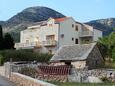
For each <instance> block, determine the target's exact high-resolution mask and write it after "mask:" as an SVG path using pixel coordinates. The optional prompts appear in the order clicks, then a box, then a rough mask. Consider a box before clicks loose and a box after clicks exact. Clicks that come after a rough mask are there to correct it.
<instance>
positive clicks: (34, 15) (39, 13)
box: [0, 6, 65, 41]
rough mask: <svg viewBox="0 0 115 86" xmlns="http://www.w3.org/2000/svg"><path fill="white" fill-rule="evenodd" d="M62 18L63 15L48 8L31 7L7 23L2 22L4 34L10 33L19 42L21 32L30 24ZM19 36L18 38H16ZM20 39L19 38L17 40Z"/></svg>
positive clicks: (0, 22)
mask: <svg viewBox="0 0 115 86" xmlns="http://www.w3.org/2000/svg"><path fill="white" fill-rule="evenodd" d="M50 17H52V18H62V17H65V16H64V15H63V14H61V13H59V12H57V11H55V10H53V9H50V8H47V7H40V6H36V7H29V8H26V9H24V10H23V11H22V12H20V13H18V14H17V15H15V16H13V17H12V18H10V19H9V20H7V21H0V24H1V25H2V26H3V31H4V32H10V33H11V34H12V36H13V37H14V39H15V41H19V32H20V31H21V30H24V29H26V27H27V26H28V25H29V24H32V23H34V22H40V21H44V20H47V19H48V18H50ZM16 35H17V36H16ZM17 37H18V38H17Z"/></svg>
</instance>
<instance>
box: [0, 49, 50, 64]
mask: <svg viewBox="0 0 115 86" xmlns="http://www.w3.org/2000/svg"><path fill="white" fill-rule="evenodd" d="M0 55H1V56H2V57H3V60H4V61H5V62H7V61H10V59H11V58H12V61H34V60H36V61H37V62H48V61H49V60H50V58H51V57H52V55H51V54H43V53H35V52H33V51H31V50H4V51H0Z"/></svg>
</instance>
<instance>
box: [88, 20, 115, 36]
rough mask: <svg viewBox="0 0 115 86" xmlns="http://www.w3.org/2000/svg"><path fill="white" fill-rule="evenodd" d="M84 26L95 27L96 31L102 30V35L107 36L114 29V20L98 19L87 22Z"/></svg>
mask: <svg viewBox="0 0 115 86" xmlns="http://www.w3.org/2000/svg"><path fill="white" fill-rule="evenodd" d="M86 24H88V25H91V26H93V27H95V28H96V29H99V30H102V31H103V35H108V34H110V33H111V32H112V31H113V28H115V18H107V19H99V20H93V21H90V22H87V23H86Z"/></svg>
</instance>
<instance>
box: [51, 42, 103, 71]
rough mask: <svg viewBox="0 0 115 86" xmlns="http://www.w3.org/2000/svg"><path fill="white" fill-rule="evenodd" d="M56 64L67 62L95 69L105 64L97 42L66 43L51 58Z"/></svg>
mask: <svg viewBox="0 0 115 86" xmlns="http://www.w3.org/2000/svg"><path fill="white" fill-rule="evenodd" d="M50 61H51V62H54V63H55V65H61V64H67V65H73V66H74V67H75V68H78V69H82V68H85V67H87V68H88V69H93V68H97V67H101V66H103V65H104V59H103V57H102V54H101V53H100V51H99V49H98V47H97V45H96V43H90V44H75V45H65V46H63V47H61V48H60V49H59V50H58V51H57V53H56V54H55V55H54V56H53V57H52V58H51V60H50Z"/></svg>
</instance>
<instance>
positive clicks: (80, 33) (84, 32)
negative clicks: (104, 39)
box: [79, 31, 93, 37]
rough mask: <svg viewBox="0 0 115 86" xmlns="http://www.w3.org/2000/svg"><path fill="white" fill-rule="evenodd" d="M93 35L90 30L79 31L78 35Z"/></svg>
mask: <svg viewBox="0 0 115 86" xmlns="http://www.w3.org/2000/svg"><path fill="white" fill-rule="evenodd" d="M91 36H93V32H92V31H82V32H79V37H91Z"/></svg>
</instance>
